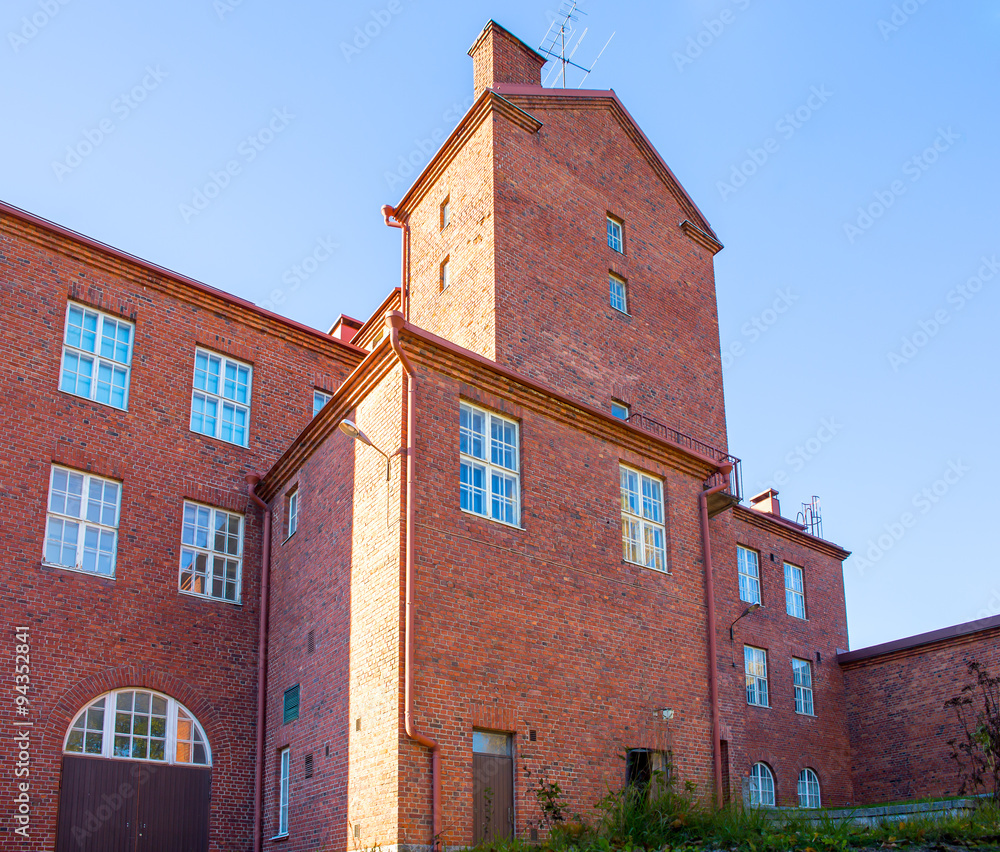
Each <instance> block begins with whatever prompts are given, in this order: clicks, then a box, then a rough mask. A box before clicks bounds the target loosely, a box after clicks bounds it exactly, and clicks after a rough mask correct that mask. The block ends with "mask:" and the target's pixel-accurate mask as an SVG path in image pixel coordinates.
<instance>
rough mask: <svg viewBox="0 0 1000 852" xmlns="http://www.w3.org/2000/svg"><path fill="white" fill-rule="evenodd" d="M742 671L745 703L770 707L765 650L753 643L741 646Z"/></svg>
mask: <svg viewBox="0 0 1000 852" xmlns="http://www.w3.org/2000/svg"><path fill="white" fill-rule="evenodd" d="M743 671H744V673H745V674H746V687H747V690H746V691H747V704H750V705H752V706H754V707H770V706H771V705H770V699H769V696H768V689H767V651H765V650H764V649H763V648H755V647H754V646H753V645H744V646H743Z"/></svg>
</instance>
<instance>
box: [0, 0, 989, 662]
mask: <svg viewBox="0 0 1000 852" xmlns="http://www.w3.org/2000/svg"><path fill="white" fill-rule="evenodd" d="M556 9H557V4H556V3H555V2H553V1H552V0H545V2H535V3H532V2H520V0H516V1H515V2H511V0H508V2H506V3H504V4H487V3H483V2H476V1H475V0H473V2H464V3H461V4H459V3H439V4H436V5H431V4H430V3H428V2H425V0H391V2H390V1H389V0H386V2H381V0H379V2H375V3H371V4H369V3H358V4H352V5H348V4H343V3H336V4H321V3H307V2H296V0H288V2H284V3H281V4H277V3H265V2H263V0H242V2H240V0H216V1H215V2H213V0H178V2H174V3H170V4H150V5H147V4H134V3H123V2H119V3H113V2H101V0H9V2H7V3H5V4H4V8H3V11H2V13H0V34H2V36H3V43H2V44H0V99H2V100H0V103H2V105H3V114H4V121H3V122H2V124H0V198H2V199H3V200H4V201H7V202H9V203H11V204H15V205H17V206H19V207H23V208H25V209H27V210H29V211H31V212H33V213H35V214H38V215H40V216H43V217H45V218H48V219H51V220H53V221H56V222H58V223H60V224H62V225H65V226H67V227H70V228H73V229H75V230H78V231H81V232H83V233H85V234H87V235H89V236H92V237H95V238H97V239H99V240H102V241H104V242H106V243H109V244H111V245H113V246H116V247H118V248H121V249H124V250H126V251H129V252H131V253H133V254H136V255H139V256H140V257H143V258H146V259H148V260H150V261H153V262H155V263H159V264H161V265H163V266H166V267H169V268H171V269H174V270H177V271H178V272H181V273H184V274H186V275H190V276H192V277H194V278H197V279H200V280H202V281H205V282H207V283H209V284H212V285H213V286H216V287H219V288H222V289H224V290H227V291H229V292H232V293H236V294H238V295H240V296H243V297H246V298H249V299H252V300H253V301H255V302H257V303H265V302H269V303H270V304H272V305H273V306H274V308H275V309H276V310H278V311H279V312H282V313H284V314H286V315H288V316H290V317H293V318H295V319H297V320H300V321H303V322H307V323H309V324H312V325H316V326H320V327H327V326H328V325H329V323H330V322H332V320H333V319H335V318H336V316H337V315H338V314H340V313H346V314H349V315H353V316H356V317H361V318H366V317H367V316H368V315H369V314H370V313H371V312H372V311H373V310H374V309H375V308H376V307H377V306H378V304H379V303H380V302H381V300H382V299H383V298H384V296H385V295H386V293H387V292H388V290H389V289H390V288H392V287H393V286H395V285H396V284H397V281H398V266H399V236H398V232H397V231H394V230H390V229H388V228H386V227H385V226H384V225H383V224H382V221H381V217H380V214H379V208H380V207H381V205H382V204H385V203H394V202H396V201H398V200H399V199H400V198H401V196H402V194H403V192H404V191H405V189H406V187H407V186H408V185H409V183H410V182H411V181H412V178H413V174H412V173H411V172H410V171H409V169H410V168H412V166H410V165H407V163H408V161H409V162H410V163H417V164H419V165H423V164H424V163H425V162H426V161H427V159H428V158H429V154H430V153H432V151H431V146H430V145H429V144H428V140H430V139H432V138H434V135H435V133H437V134H442V133H446V132H447V131H450V130H451V128H452V127H453V126H454V125H455V123H456V121H457V117H458V116H459V115H460V114H461V113H462V112H463V111H464V109H465V108H466V107H467V106H468V105H469V104H470V103H471V97H472V63H471V60H470V59H469V58H468V57H467V56H466V50H467V49H468V47H469V45H470V44H471V43H472V42H473V40H474V39H475V37H476V35H477V34H478V33H479V31H480V29H481V28H482V26H483V25H484V24H485V23H486V21H487V20H488V19H489V18H491V17H494V18H496V19H497V20H498V21H499V22H500V23H501V24H503V25H504V26H506V27H507V28H508V29H510V30H511V31H512V32H514V33H515V34H517V35H519V36H520V37H521V38H523V39H524V40H525V41H527V42H528V43H530V44H536V45H537V44H540V43H541V41H542V39H543V38H544V36H545V34H546V31H547V30H548V27H549V23H550V21H551V19H552V18H553V16H554V14H555V11H556ZM581 9H582V10H584V11H586V12H587V15H586V16H580V20H579V22H578V24H577V31H576V34H575V36H574V37H573V40H572V41H571V43H572V44H575V43H576V39H578V38H579V36H580V34H581V33H582V32H583V28H584V27H586V28H587V33H586V35H585V36H584V38H583V41H582V42H581V43H580V45H579V48H578V50H577V53H576V55H575V56H574V59H575V60H576V61H579V62H580V63H581V64H589V63H590V62H591V61H592V60H593V59H594V57H596V56H597V54H598V53H599V51H600V49H601V48H602V47H603V46H604V44H605V43H606V42H607V40H608V38H609V37H610V36H611V35H612V33H614V38H613V39H612V41H611V43H610V45H609V46H608V47H607V49H606V51H605V52H604V54H603V56H602V57H601V59H600V61H599V63H598V64H597V66H596V68H595V70H594V72H593V73H592V74H591V75H590V78H589V79H588V81H587V87H588V88H605V89H607V88H614V89H615V91H616V92H617V93H618V95H619V97H620V98H621V99H622V101H623V102H624V103H625V105H626V107H627V108H628V109H629V110H630V112H631V113H632V115H633V116H634V117H635V118H636V120H637V121H638V122H639V124H640V125H641V126H642V128H643V129H644V130H645V132H646V134H647V135H648V136H649V138H650V140H651V141H652V142H653V144H654V145H655V146H656V147H657V148H658V150H659V151H660V153H661V154H662V155H663V157H664V158H665V159H666V161H667V163H668V164H669V165H670V166H671V168H672V169H673V170H674V172H675V173H676V174H677V176H678V177H679V179H680V180H681V182H682V183H683V184H684V186H685V187H686V189H687V190H688V192H689V193H690V194H691V196H692V197H693V198H694V199H695V201H696V203H697V204H698V205H699V206H700V207H701V209H702V211H703V212H704V213H705V215H706V216H707V217H708V220H709V221H710V222H711V223H712V225H713V227H714V228H715V230H716V232H717V233H718V234H719V236H720V238H721V240H722V242H723V243H724V244H725V246H726V248H725V250H724V251H723V252H722V253H720V254H719V255H718V257H717V258H716V280H717V288H718V299H719V312H720V321H721V338H722V346H723V351H724V353H725V355H724V358H725V360H724V364H725V379H726V404H727V410H728V418H729V438H730V447H731V449H732V451H733V452H734V453H735V454H736V455H738V456H740V457H742V458H743V460H744V481H745V490H746V492H747V493H748V494H752V493H755V492H756V491H758V490H762V489H763V488H765V487H768V486H769V485H776V486H777V487H778V489H779V491H780V492H781V500H782V509H783V513H784V514H785V515H786V516H791V517H794V516H795V514H796V512H797V511H798V510H799V507H800V504H801V503H802V502H803V501H805V500H808V499H809V498H810V497H811V495H813V494H816V495H819V496H820V498H821V499H822V503H823V519H824V528H825V535H826V537H827V538H830V539H832V540H833V541H836V542H837V543H839V544H841V545H843V546H844V547H846V548H848V549H850V550H852V551H854V556H852V557H851V558H850V559H849V560H848V561H847V563H846V566H845V582H846V589H847V602H848V615H849V622H850V631H851V644H852V647H862V646H865V645H869V644H872V643H875V642H880V641H885V640H889V639H893V638H897V637H900V636H904V635H910V634H912V633H917V632H921V631H924V630H931V629H934V628H937V627H943V626H946V625H949V624H954V623H958V622H963V621H968V620H971V619H974V618H977V617H982V616H985V615H991V614H995V613H998V612H1000V571H998V570H997V568H998V559H997V547H996V543H995V541H994V540H993V539H994V538H995V536H994V533H992V532H991V530H995V529H996V522H995V520H994V519H993V514H992V510H991V508H990V506H991V504H990V502H989V501H990V499H991V494H992V493H993V492H994V491H995V489H996V487H997V483H1000V461H998V453H997V452H996V435H997V427H996V423H997V419H998V415H1000V402H998V382H997V377H996V375H997V366H998V357H997V352H996V344H995V337H996V327H997V316H998V308H1000V295H998V291H1000V268H997V258H998V257H1000V205H998V204H997V196H998V189H1000V170H998V167H997V160H998V158H997V154H998V153H1000V109H998V100H1000V95H998V92H1000V86H998V85H997V81H998V80H1000V50H998V36H1000V3H997V2H988V0H965V2H962V3H946V2H944V0H923V1H922V2H921V0H905V2H892V0H865V2H860V0H843V2H838V3H824V4H818V3H810V4H804V3H801V2H792V1H791V0H774V2H770V3H764V2H761V0H711V2H709V0H682V2H669V3H651V2H650V3H617V4H612V3H609V2H600V0H584V2H582V3H581ZM366 29H367V31H368V35H365V30H366ZM359 32H360V34H361V36H360V37H359ZM580 76H582V74H581V72H579V71H571V73H570V75H569V83H570V85H571V86H572V85H577V84H578V82H579V77H580ZM231 162H232V163H235V168H232V169H230V171H229V172H227V171H226V170H227V165H228V164H230V163H231ZM209 187H215V188H209ZM199 191H200V192H201V194H202V196H204V198H203V199H201V200H199V195H198V193H199ZM209 195H211V196H213V197H211V198H209V197H208V196H209ZM199 207H200V208H201V209H199ZM296 268H298V270H299V272H296ZM300 273H307V274H306V275H302V274H300Z"/></svg>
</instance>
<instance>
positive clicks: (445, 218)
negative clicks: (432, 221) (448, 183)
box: [441, 195, 451, 231]
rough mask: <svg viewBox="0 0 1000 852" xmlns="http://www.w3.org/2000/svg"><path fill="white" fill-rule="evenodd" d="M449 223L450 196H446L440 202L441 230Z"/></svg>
mask: <svg viewBox="0 0 1000 852" xmlns="http://www.w3.org/2000/svg"><path fill="white" fill-rule="evenodd" d="M450 222H451V196H450V195H446V196H445V197H444V201H442V202H441V230H442V231H443V230H444V229H445V228H447V227H448V224H449V223H450Z"/></svg>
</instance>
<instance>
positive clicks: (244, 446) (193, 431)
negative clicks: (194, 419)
mask: <svg viewBox="0 0 1000 852" xmlns="http://www.w3.org/2000/svg"><path fill="white" fill-rule="evenodd" d="M188 432H190V433H191V434H192V435H197V436H198V437H199V438H208V439H210V440H212V441H219V442H220V443H223V444H228V445H229V446H230V447H238V448H239V449H241V450H248V449H250V438H249V436H248V437H247V443H245V444H237V443H236V442H235V441H227V440H226V439H225V438H220V437H219V436H218V435H209V434H208V433H207V432H199V431H198V430H197V429H192V428H191V427H190V426H188Z"/></svg>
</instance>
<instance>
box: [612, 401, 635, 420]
mask: <svg viewBox="0 0 1000 852" xmlns="http://www.w3.org/2000/svg"><path fill="white" fill-rule="evenodd" d="M630 413H631V411H630V409H629V407H628V406H627V405H626V404H625V403H624V402H619V401H618V400H617V399H613V400H611V415H612V416H613V417H617V418H618V419H619V420H628V418H629V414H630Z"/></svg>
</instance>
